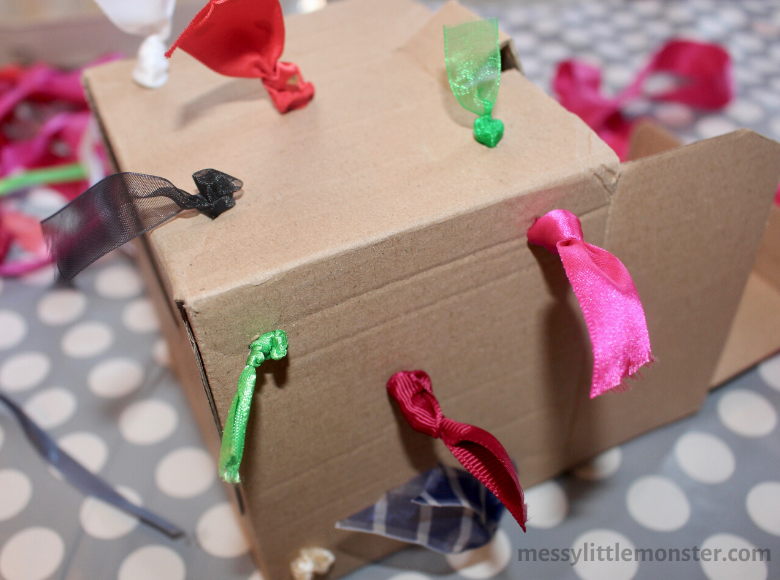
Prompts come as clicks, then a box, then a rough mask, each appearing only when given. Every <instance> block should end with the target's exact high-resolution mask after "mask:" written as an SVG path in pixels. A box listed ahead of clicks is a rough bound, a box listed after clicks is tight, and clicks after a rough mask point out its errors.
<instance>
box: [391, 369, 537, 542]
mask: <svg viewBox="0 0 780 580" xmlns="http://www.w3.org/2000/svg"><path fill="white" fill-rule="evenodd" d="M387 391H388V392H389V393H390V396H391V397H393V399H395V400H396V401H397V402H398V405H399V406H400V408H401V413H402V414H403V416H404V418H405V419H406V421H407V422H408V423H409V425H410V426H411V427H412V429H414V430H415V431H417V432H419V433H423V434H424V435H428V436H430V437H433V438H435V439H441V440H442V441H443V442H444V444H445V445H446V446H447V449H449V450H450V451H451V452H452V454H453V455H454V456H455V458H456V459H457V460H458V461H459V462H460V464H461V465H463V467H465V468H466V469H467V470H468V472H469V473H471V475H473V476H474V477H476V478H477V479H478V480H479V481H480V482H482V484H483V485H484V486H485V487H486V488H488V489H489V490H490V491H491V492H493V494H494V495H495V496H496V497H497V498H498V500H499V501H500V502H501V503H502V504H504V506H506V509H508V510H509V513H511V514H512V516H514V518H515V519H516V520H517V523H518V524H520V527H521V528H523V531H525V522H526V520H527V512H526V505H525V500H524V498H523V489H522V488H521V487H520V481H519V480H518V478H517V471H516V470H515V466H514V464H513V463H512V460H511V459H510V458H509V454H508V453H507V452H506V449H504V446H503V445H501V443H500V442H499V440H498V439H496V438H495V437H493V436H492V435H491V434H490V433H488V432H487V431H485V430H484V429H480V428H479V427H474V426H473V425H467V424H465V423H458V422H457V421H453V420H452V419H448V418H447V417H444V416H443V415H442V412H441V407H440V406H439V402H438V401H437V400H436V397H435V396H434V394H433V389H432V388H431V379H430V377H429V376H428V375H427V374H426V373H425V372H424V371H401V372H399V373H395V374H394V375H393V376H392V377H390V380H389V381H387Z"/></svg>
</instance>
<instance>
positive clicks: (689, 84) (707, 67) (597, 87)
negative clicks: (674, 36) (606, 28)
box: [552, 40, 734, 161]
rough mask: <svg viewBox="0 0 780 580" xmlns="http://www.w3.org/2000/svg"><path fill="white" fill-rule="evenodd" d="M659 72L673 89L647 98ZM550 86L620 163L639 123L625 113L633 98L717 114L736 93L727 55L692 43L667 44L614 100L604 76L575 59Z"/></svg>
mask: <svg viewBox="0 0 780 580" xmlns="http://www.w3.org/2000/svg"><path fill="white" fill-rule="evenodd" d="M658 73H664V74H667V75H672V76H673V77H674V78H675V79H676V81H677V82H676V83H675V87H674V88H672V89H670V90H668V91H666V92H664V93H661V94H653V95H647V94H644V93H643V87H644V83H645V81H646V80H647V78H648V77H650V76H651V75H654V74H658ZM552 84H553V89H554V91H555V93H556V94H557V95H558V100H559V101H560V103H561V104H562V105H563V106H564V107H566V109H568V110H569V111H571V112H572V113H574V114H576V115H577V116H579V117H580V118H581V119H582V120H583V121H585V122H586V123H587V124H588V126H589V127H590V128H591V129H593V130H594V131H595V132H596V133H597V134H598V135H599V137H601V138H602V139H603V140H604V141H605V142H606V143H607V144H608V145H609V146H610V147H612V149H614V150H615V152H616V153H617V154H618V156H619V157H620V159H621V161H625V160H626V156H627V155H628V145H629V139H630V137H631V131H632V129H633V127H634V124H635V121H633V120H629V119H627V118H626V117H625V115H624V114H623V112H622V109H623V107H625V106H626V104H628V103H629V102H630V101H632V100H633V99H636V98H637V97H639V96H645V97H647V98H650V99H653V100H658V101H674V102H678V103H684V104H686V105H691V106H694V107H700V108H703V109H713V110H714V109H720V108H722V107H724V106H725V105H726V104H728V102H729V101H730V100H731V98H732V96H733V94H734V90H733V80H732V76H731V58H730V57H729V54H728V52H726V50H724V49H723V48H721V47H720V46H718V45H716V44H709V43H702V42H694V41H690V40H671V41H669V42H668V43H666V44H665V45H664V46H663V48H662V49H661V50H660V51H659V52H658V53H656V54H655V55H654V56H653V58H652V59H651V60H650V63H649V64H648V65H647V66H646V67H645V68H644V69H642V70H641V71H640V72H639V74H638V75H637V77H636V79H635V80H634V82H633V83H631V85H629V86H628V87H627V88H626V89H624V90H623V91H622V92H621V93H620V94H618V95H617V96H616V97H614V98H608V97H605V96H604V95H602V94H601V71H600V70H599V69H598V68H597V67H594V66H591V65H589V64H586V63H584V62H580V61H577V60H567V61H564V62H562V63H560V64H559V65H558V68H557V70H556V72H555V77H554V79H553V83H552Z"/></svg>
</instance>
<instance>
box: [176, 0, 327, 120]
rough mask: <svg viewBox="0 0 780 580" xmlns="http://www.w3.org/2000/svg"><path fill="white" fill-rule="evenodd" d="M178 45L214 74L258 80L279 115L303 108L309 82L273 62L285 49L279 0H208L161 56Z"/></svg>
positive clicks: (295, 67)
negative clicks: (263, 86) (214, 72)
mask: <svg viewBox="0 0 780 580" xmlns="http://www.w3.org/2000/svg"><path fill="white" fill-rule="evenodd" d="M177 48H181V49H182V50H183V51H185V52H188V53H189V54H191V55H192V56H194V57H195V58H197V59H198V60H199V61H200V62H202V63H203V64H205V65H206V66H207V67H209V68H210V69H212V70H214V71H216V72H218V73H219V74H222V75H225V76H229V77H241V78H259V79H261V80H262V81H263V85H265V88H266V89H268V94H269V95H270V96H271V100H272V101H273V103H274V106H275V107H276V109H277V110H278V111H279V112H280V113H287V112H288V111H292V110H293V109H299V108H301V107H305V106H306V105H307V103H308V102H309V101H311V99H312V98H313V97H314V85H313V84H311V83H307V82H305V81H304V80H303V76H301V71H300V70H299V69H298V65H296V64H294V63H291V62H278V61H279V57H280V56H282V50H283V49H284V18H283V17H282V8H281V6H279V0H210V1H209V3H208V4H207V5H206V6H204V7H203V9H202V10H201V11H200V12H198V14H197V15H196V16H195V18H193V19H192V22H190V24H189V25H188V26H187V28H185V29H184V32H182V33H181V36H179V38H177V39H176V42H174V43H173V46H171V48H170V50H169V51H168V52H167V53H165V56H167V57H168V58H170V56H171V54H173V51H174V50H176V49H177Z"/></svg>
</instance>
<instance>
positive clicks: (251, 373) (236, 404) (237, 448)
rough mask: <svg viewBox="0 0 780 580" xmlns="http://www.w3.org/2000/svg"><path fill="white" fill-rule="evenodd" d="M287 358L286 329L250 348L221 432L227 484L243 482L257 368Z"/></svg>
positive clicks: (221, 463)
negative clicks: (242, 468)
mask: <svg viewBox="0 0 780 580" xmlns="http://www.w3.org/2000/svg"><path fill="white" fill-rule="evenodd" d="M285 356H287V333H286V332H285V331H284V330H273V331H271V332H266V333H265V334H263V335H262V336H260V338H258V339H257V340H255V341H254V342H252V344H250V345H249V356H248V357H247V359H246V366H245V367H244V370H242V371H241V375H239V377H238V386H237V388H236V395H235V397H233V402H232V403H231V405H230V410H229V411H228V416H227V419H226V420H225V429H224V430H223V431H222V447H221V448H220V451H219V476H220V477H221V478H222V479H223V480H224V481H226V482H228V483H240V482H241V477H240V475H239V473H238V469H239V467H241V459H242V458H243V457H244V443H245V441H246V428H247V425H248V424H249V411H250V410H251V408H252V396H253V395H254V392H255V383H256V382H257V372H256V371H255V369H256V368H257V367H259V366H260V365H261V364H263V362H265V361H266V360H268V359H271V360H280V359H283V358H284V357H285Z"/></svg>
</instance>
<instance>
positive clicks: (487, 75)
mask: <svg viewBox="0 0 780 580" xmlns="http://www.w3.org/2000/svg"><path fill="white" fill-rule="evenodd" d="M444 55H445V59H446V61H447V76H448V77H449V79H450V87H451V88H452V92H453V93H455V97H456V98H457V99H458V102H459V103H460V104H461V105H462V106H463V108H464V109H466V110H468V111H471V112H472V113H476V114H477V115H479V117H477V119H476V120H475V121H474V138H475V139H476V140H477V141H479V142H480V143H482V144H483V145H487V146H488V147H495V146H496V145H498V142H499V141H501V137H503V136H504V123H502V122H501V121H500V120H498V119H494V118H493V117H492V116H491V115H492V113H493V106H494V105H495V104H496V97H497V96H498V85H499V82H500V81H501V53H500V52H499V49H498V21H497V20H496V19H495V18H491V19H489V20H479V21H476V22H467V23H466V24H461V25H459V26H452V27H448V26H445V27H444Z"/></svg>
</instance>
